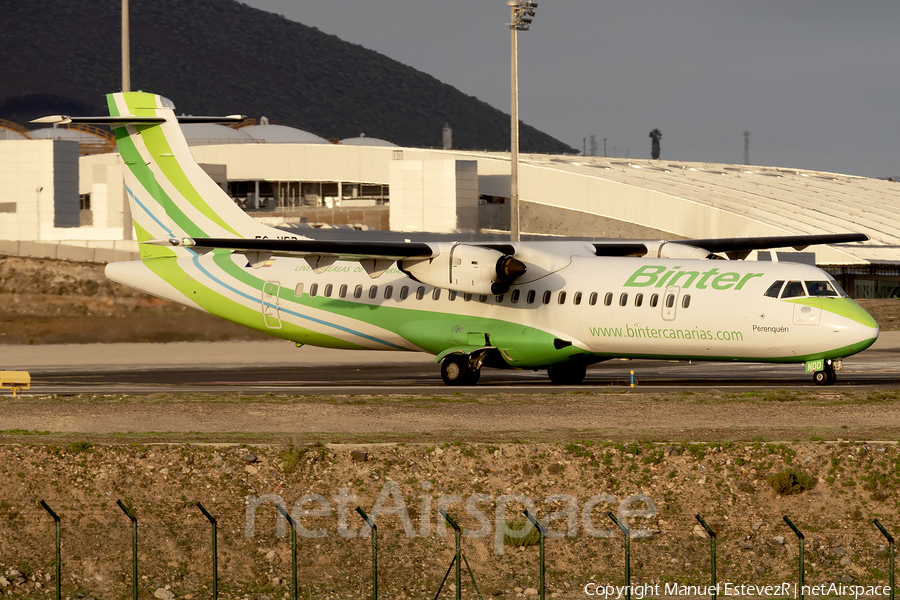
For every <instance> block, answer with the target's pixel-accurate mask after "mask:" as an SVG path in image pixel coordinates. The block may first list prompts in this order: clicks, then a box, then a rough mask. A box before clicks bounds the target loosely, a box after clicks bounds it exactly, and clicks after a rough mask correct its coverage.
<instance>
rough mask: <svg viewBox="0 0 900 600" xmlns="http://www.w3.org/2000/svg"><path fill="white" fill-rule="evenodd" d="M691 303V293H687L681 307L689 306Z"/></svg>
mask: <svg viewBox="0 0 900 600" xmlns="http://www.w3.org/2000/svg"><path fill="white" fill-rule="evenodd" d="M690 305H691V295H690V294H687V295H686V296H685V297H684V298H682V299H681V308H687V307H688V306H690Z"/></svg>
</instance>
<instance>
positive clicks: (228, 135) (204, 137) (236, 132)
mask: <svg viewBox="0 0 900 600" xmlns="http://www.w3.org/2000/svg"><path fill="white" fill-rule="evenodd" d="M181 130H182V131H184V137H185V138H187V142H188V145H190V146H209V145H212V144H252V143H253V142H255V141H257V140H255V139H253V136H251V135H250V134H249V133H247V132H245V131H244V130H243V129H232V128H231V127H226V126H225V125H219V124H218V123H183V124H182V125H181Z"/></svg>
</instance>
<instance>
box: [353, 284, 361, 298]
mask: <svg viewBox="0 0 900 600" xmlns="http://www.w3.org/2000/svg"><path fill="white" fill-rule="evenodd" d="M353 297H354V298H362V286H361V285H358V286H356V287H355V288H353Z"/></svg>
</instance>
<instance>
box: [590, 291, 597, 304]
mask: <svg viewBox="0 0 900 600" xmlns="http://www.w3.org/2000/svg"><path fill="white" fill-rule="evenodd" d="M588 304H590V305H591V306H594V305H595V304H597V292H591V296H590V298H589V299H588Z"/></svg>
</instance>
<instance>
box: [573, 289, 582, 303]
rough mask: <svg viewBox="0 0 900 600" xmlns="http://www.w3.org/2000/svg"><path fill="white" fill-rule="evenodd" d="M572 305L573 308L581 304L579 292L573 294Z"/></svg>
mask: <svg viewBox="0 0 900 600" xmlns="http://www.w3.org/2000/svg"><path fill="white" fill-rule="evenodd" d="M572 304H574V305H575V306H578V305H579V304H581V292H575V295H574V296H572Z"/></svg>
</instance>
